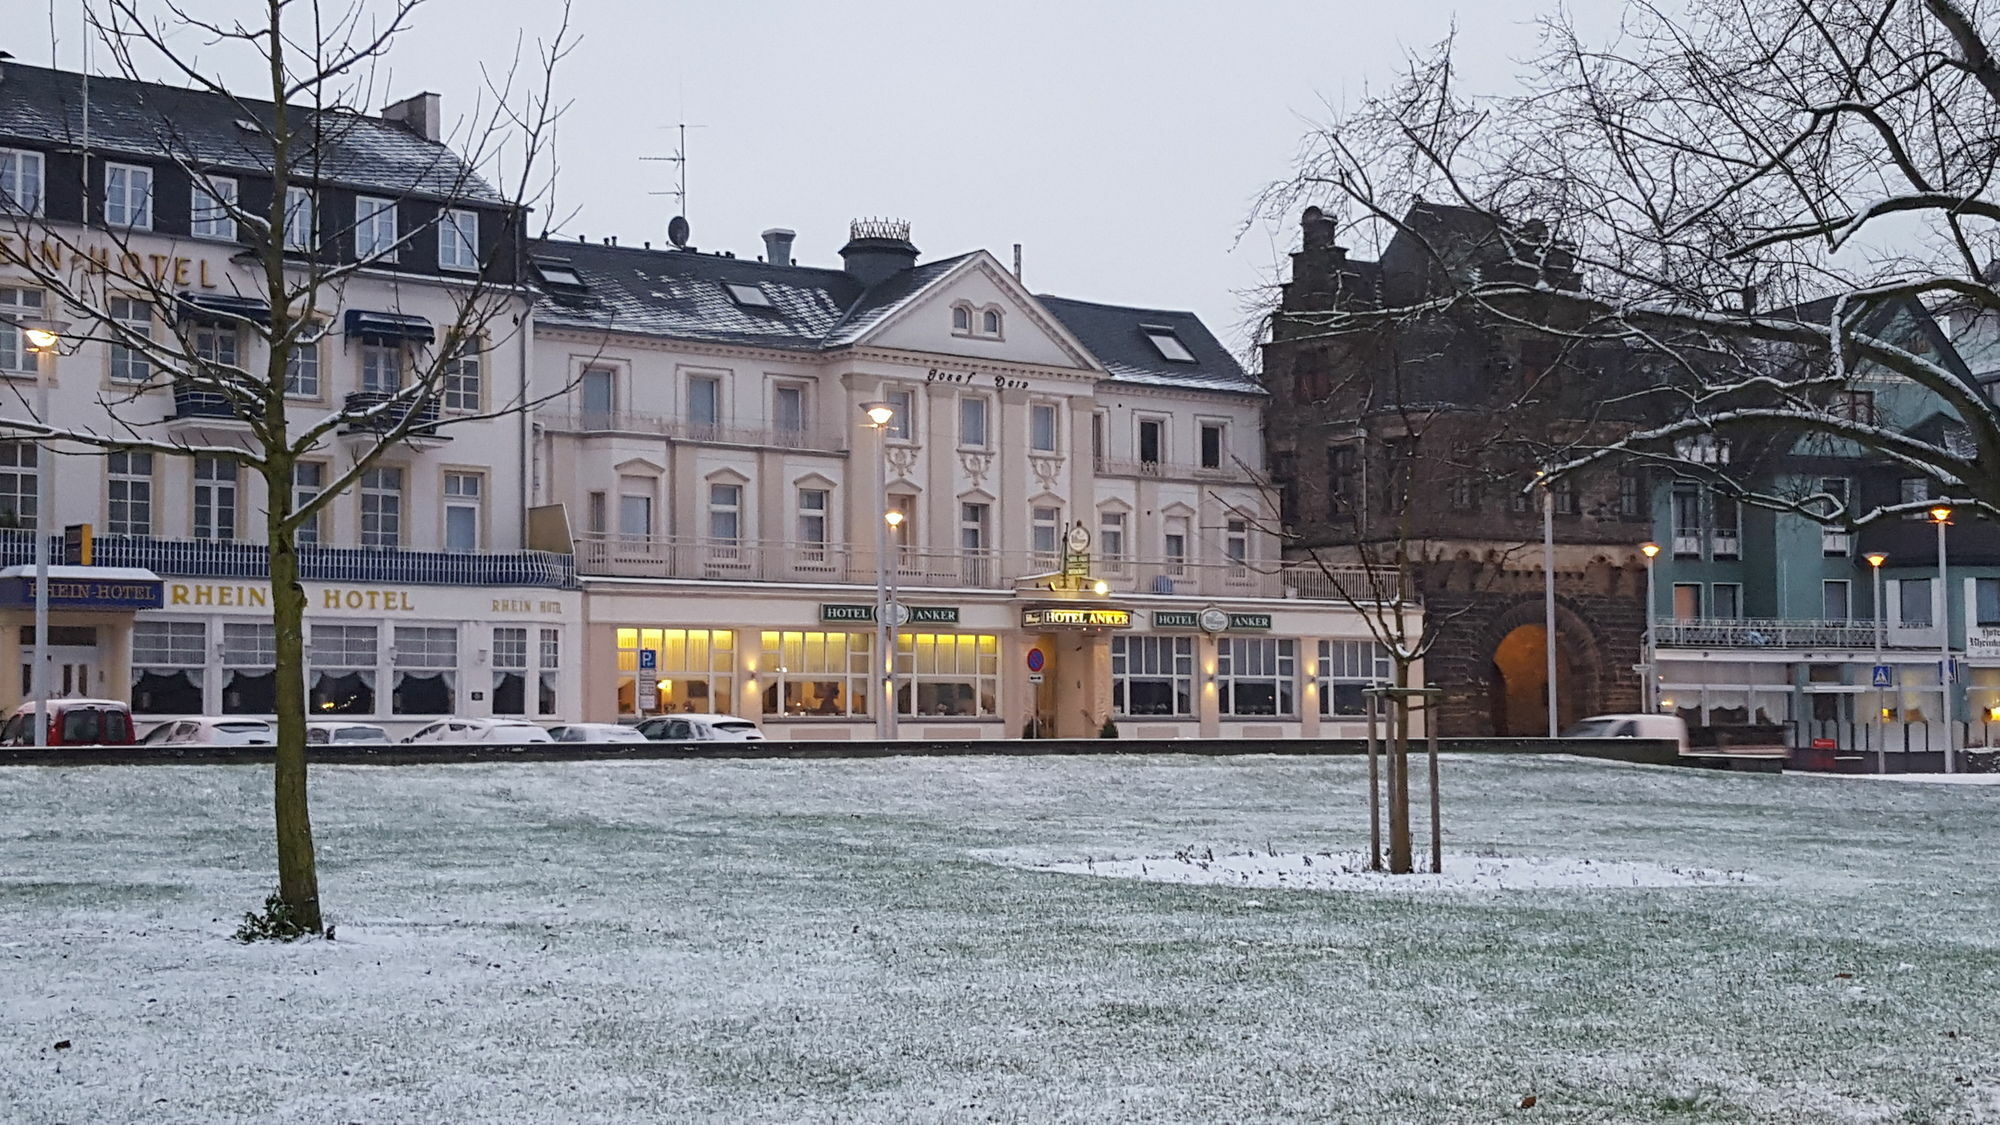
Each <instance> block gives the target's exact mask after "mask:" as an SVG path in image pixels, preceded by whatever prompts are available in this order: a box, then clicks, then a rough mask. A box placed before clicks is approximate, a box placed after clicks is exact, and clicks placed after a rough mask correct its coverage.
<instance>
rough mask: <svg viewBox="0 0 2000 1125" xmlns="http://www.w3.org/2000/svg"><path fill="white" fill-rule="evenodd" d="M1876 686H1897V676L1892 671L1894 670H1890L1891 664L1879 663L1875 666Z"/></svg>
mask: <svg viewBox="0 0 2000 1125" xmlns="http://www.w3.org/2000/svg"><path fill="white" fill-rule="evenodd" d="M1874 686H1876V687H1895V686H1896V677H1895V674H1894V673H1892V672H1891V671H1890V670H1889V666H1888V665H1887V664H1877V665H1876V666H1875V684H1874Z"/></svg>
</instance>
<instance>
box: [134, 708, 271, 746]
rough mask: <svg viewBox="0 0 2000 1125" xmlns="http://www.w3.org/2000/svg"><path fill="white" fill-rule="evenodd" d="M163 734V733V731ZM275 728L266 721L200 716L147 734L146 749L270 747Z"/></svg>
mask: <svg viewBox="0 0 2000 1125" xmlns="http://www.w3.org/2000/svg"><path fill="white" fill-rule="evenodd" d="M163 731H164V732H165V733H162V732H163ZM277 741H278V728H277V726H276V725H274V724H273V723H272V722H271V720H269V719H254V718H249V717H246V716H242V715H200V716H196V717H194V718H189V719H169V720H167V721H166V722H164V723H161V724H160V725H159V726H157V727H154V728H153V729H152V730H150V731H147V732H146V738H145V745H147V746H273V745H276V744H277Z"/></svg>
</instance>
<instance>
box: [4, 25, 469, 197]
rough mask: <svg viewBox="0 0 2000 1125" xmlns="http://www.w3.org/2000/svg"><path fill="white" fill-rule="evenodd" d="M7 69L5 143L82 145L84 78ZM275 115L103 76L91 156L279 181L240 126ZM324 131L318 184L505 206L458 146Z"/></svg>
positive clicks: (375, 123)
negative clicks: (158, 161)
mask: <svg viewBox="0 0 2000 1125" xmlns="http://www.w3.org/2000/svg"><path fill="white" fill-rule="evenodd" d="M0 65H4V66H5V72H4V79H0V139H6V138H12V139H15V140H18V141H23V142H27V143H30V144H43V145H46V144H48V143H51V142H53V143H55V144H59V145H63V146H66V147H79V146H81V145H82V143H83V122H84V114H83V106H84V98H83V75H81V74H78V73H75V72H73V71H62V70H51V69H49V68H47V67H39V66H27V65H25V64H22V63H19V62H15V61H12V60H8V61H7V62H5V63H4V64H0ZM275 113H276V111H275V108H274V106H273V104H272V103H271V102H268V101H256V100H252V99H248V98H230V97H225V96H223V95H221V94H215V93H211V92H209V91H206V90H190V89H183V88H180V87H175V86H165V85H160V84H157V83H152V82H136V81H133V80H131V79H126V78H109V77H103V76H96V75H93V76H92V77H91V79H90V147H91V149H92V150H93V151H98V152H107V153H122V154H127V155H132V156H140V157H145V156H151V157H155V158H158V157H159V156H162V155H167V154H173V155H178V156H183V157H186V158H187V159H189V160H190V161H191V162H192V163H195V164H197V165H204V166H209V167H214V168H222V169H234V170H238V171H245V172H252V173H263V174H265V175H269V174H270V170H271V145H270V142H269V141H268V140H267V139H265V137H264V135H263V134H262V133H259V132H255V131H252V130H249V129H244V128H242V127H241V126H239V125H238V124H237V121H239V120H244V119H248V120H251V121H254V122H257V123H264V124H267V123H269V122H270V121H272V120H273V119H274V118H275ZM290 115H296V116H291V121H292V123H293V125H294V128H298V127H299V124H298V123H300V122H302V121H303V122H310V121H312V120H313V119H314V113H313V111H312V110H311V109H310V108H309V107H306V106H292V107H291V109H290ZM288 116H289V115H288ZM319 123H320V125H321V128H320V130H319V133H318V140H317V148H318V152H317V157H316V159H317V163H318V167H317V169H316V171H315V173H314V174H313V176H312V178H313V179H317V180H319V181H322V182H325V183H337V184H345V185H349V186H352V187H356V188H360V189H363V190H373V191H379V192H382V193H384V194H394V195H399V196H400V195H406V194H417V195H430V196H436V197H450V198H455V199H463V200H466V201H470V202H485V203H495V204H499V203H504V202H505V200H503V199H502V198H501V197H500V195H499V194H498V193H497V192H495V191H494V190H493V188H492V187H491V186H490V185H488V184H487V183H486V182H485V181H483V180H481V179H480V178H479V177H478V176H477V175H476V174H474V173H473V172H472V171H471V170H470V169H468V168H467V167H466V165H465V163H464V161H462V160H460V159H459V156H458V154H457V153H455V152H453V151H452V150H451V148H450V147H448V146H446V145H443V144H439V143H438V142H436V141H428V140H425V139H424V138H423V137H420V136H418V135H417V134H416V133H413V132H411V131H410V130H409V129H406V128H404V127H403V126H402V125H399V124H397V123H395V122H393V121H385V120H383V119H381V118H379V117H374V116H370V115H368V114H365V113H358V112H354V111H352V110H348V109H336V110H330V111H329V112H327V113H326V114H324V115H322V116H321V117H320V118H319ZM301 136H302V137H303V136H310V134H309V133H302V134H301ZM309 158H310V157H308V156H301V157H299V158H298V159H299V160H300V161H304V160H307V159H309Z"/></svg>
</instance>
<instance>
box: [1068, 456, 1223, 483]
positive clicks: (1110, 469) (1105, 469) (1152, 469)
mask: <svg viewBox="0 0 2000 1125" xmlns="http://www.w3.org/2000/svg"><path fill="white" fill-rule="evenodd" d="M1091 466H1092V467H1093V468H1094V469H1096V471H1097V475H1098V476H1101V477H1148V478H1152V479H1155V480H1207V481H1237V482H1248V481H1251V480H1253V479H1254V478H1253V477H1252V476H1251V474H1250V472H1249V471H1248V470H1246V469H1244V468H1243V467H1242V466H1241V465H1236V464H1226V465H1219V466H1216V467H1213V468H1211V467H1207V466H1203V465H1192V464H1188V463H1187V462H1184V461H1121V460H1118V459H1117V458H1115V457H1094V458H1092V459H1091Z"/></svg>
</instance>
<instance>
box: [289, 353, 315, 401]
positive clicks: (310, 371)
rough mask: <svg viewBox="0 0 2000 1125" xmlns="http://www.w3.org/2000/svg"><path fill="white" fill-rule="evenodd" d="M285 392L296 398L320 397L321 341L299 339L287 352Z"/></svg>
mask: <svg viewBox="0 0 2000 1125" xmlns="http://www.w3.org/2000/svg"><path fill="white" fill-rule="evenodd" d="M285 393H286V394H288V395H291V396H292V397H294V398H318V397H319V341H318V340H297V341H294V342H293V344H292V350H291V351H289V352H286V353H285Z"/></svg>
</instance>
